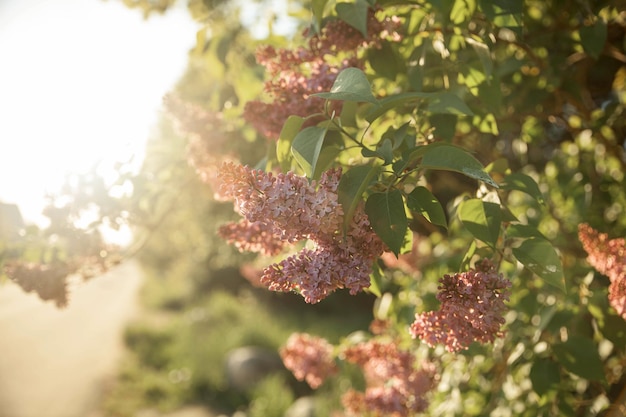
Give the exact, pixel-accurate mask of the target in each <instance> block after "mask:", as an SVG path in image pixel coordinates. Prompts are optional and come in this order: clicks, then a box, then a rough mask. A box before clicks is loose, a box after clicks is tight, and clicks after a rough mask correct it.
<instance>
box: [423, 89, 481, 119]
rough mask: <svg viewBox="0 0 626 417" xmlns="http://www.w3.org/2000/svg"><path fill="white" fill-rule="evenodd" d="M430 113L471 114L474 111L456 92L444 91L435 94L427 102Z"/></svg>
mask: <svg viewBox="0 0 626 417" xmlns="http://www.w3.org/2000/svg"><path fill="white" fill-rule="evenodd" d="M428 111H429V112H431V113H444V114H457V115H462V116H473V115H474V112H472V110H471V109H470V108H469V107H467V104H465V102H464V101H463V100H461V99H460V98H459V96H457V95H456V94H453V93H449V92H445V93H440V94H437V95H435V96H434V97H433V98H432V100H431V101H430V102H429V103H428Z"/></svg>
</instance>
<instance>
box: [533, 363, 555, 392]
mask: <svg viewBox="0 0 626 417" xmlns="http://www.w3.org/2000/svg"><path fill="white" fill-rule="evenodd" d="M529 376H530V381H531V382H532V384H533V390H534V391H535V392H536V393H537V394H539V396H543V395H544V394H546V393H547V392H548V391H550V390H551V389H554V388H555V387H557V386H558V385H559V382H561V369H560V367H559V364H558V363H556V362H555V361H553V360H552V359H538V360H536V361H535V362H534V363H533V366H532V368H530V375H529Z"/></svg>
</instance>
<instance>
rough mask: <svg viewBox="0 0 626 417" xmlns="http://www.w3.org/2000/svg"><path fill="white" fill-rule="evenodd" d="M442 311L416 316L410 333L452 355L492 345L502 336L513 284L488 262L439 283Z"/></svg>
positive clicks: (438, 296)
mask: <svg viewBox="0 0 626 417" xmlns="http://www.w3.org/2000/svg"><path fill="white" fill-rule="evenodd" d="M439 283H440V285H439V287H438V288H439V293H438V294H437V299H438V300H439V301H440V302H441V306H440V309H439V310H437V311H429V312H426V313H421V314H416V315H415V321H414V322H413V324H411V327H410V332H411V335H412V336H413V337H414V338H419V339H421V340H423V341H424V342H426V343H427V344H428V345H429V346H431V347H434V346H436V345H437V344H440V343H441V344H443V345H444V346H445V347H446V349H447V350H448V351H450V352H456V351H459V350H463V349H467V348H468V347H469V345H470V344H471V343H472V342H474V341H476V342H480V343H489V342H493V341H494V340H495V338H496V337H501V336H502V335H503V333H502V331H501V330H500V328H501V326H502V325H503V324H504V317H503V314H504V313H505V312H506V309H507V307H506V305H505V304H504V302H505V301H508V299H509V292H510V287H511V282H510V281H509V280H508V279H506V278H504V276H503V275H502V274H498V272H497V271H496V269H495V267H494V265H493V264H492V263H491V262H490V261H489V260H487V259H485V260H483V261H482V262H480V263H479V264H478V265H477V266H476V269H470V270H469V271H467V272H462V273H457V274H454V275H445V276H444V277H443V278H441V279H440V280H439Z"/></svg>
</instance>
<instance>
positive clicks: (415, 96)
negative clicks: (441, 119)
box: [365, 92, 437, 123]
mask: <svg viewBox="0 0 626 417" xmlns="http://www.w3.org/2000/svg"><path fill="white" fill-rule="evenodd" d="M436 94H437V93H422V92H412V93H400V94H396V95H393V96H389V97H385V98H384V99H382V100H378V103H379V104H380V106H377V107H374V108H373V109H371V110H370V111H369V112H368V113H367V114H366V116H365V120H367V121H368V122H369V123H372V122H373V121H374V120H376V119H378V118H379V117H380V116H382V115H383V114H385V113H386V112H388V111H389V110H391V109H393V108H394V107H399V106H402V105H406V104H408V103H411V102H413V101H417V100H420V99H422V100H423V99H426V98H430V97H433V96H435V95H436Z"/></svg>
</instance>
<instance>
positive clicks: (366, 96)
mask: <svg viewBox="0 0 626 417" xmlns="http://www.w3.org/2000/svg"><path fill="white" fill-rule="evenodd" d="M313 95H314V96H316V97H321V98H325V99H328V100H345V101H366V102H368V103H373V104H378V100H376V97H374V95H373V94H372V86H371V85H370V83H369V81H368V80H367V77H366V76H365V74H364V73H363V71H361V70H360V69H358V68H346V69H344V70H343V71H341V72H340V73H339V75H337V78H336V79H335V82H334V84H333V86H332V88H331V89H330V92H328V93H317V94H313Z"/></svg>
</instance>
